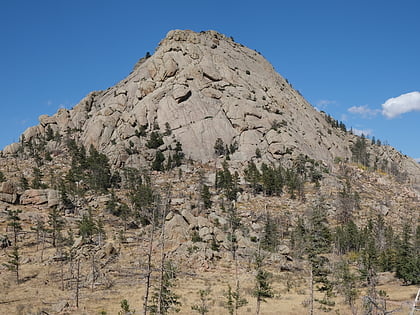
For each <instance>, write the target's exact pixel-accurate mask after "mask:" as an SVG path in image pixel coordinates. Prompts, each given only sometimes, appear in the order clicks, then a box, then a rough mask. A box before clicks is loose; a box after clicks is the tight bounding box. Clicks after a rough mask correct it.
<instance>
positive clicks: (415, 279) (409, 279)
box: [396, 224, 420, 284]
mask: <svg viewBox="0 0 420 315" xmlns="http://www.w3.org/2000/svg"><path fill="white" fill-rule="evenodd" d="M418 229H419V228H418V227H417V232H416V234H417V233H419V232H418ZM416 237H417V238H418V235H417V236H416ZM412 238H413V237H412V231H411V226H410V225H409V224H405V225H404V228H403V232H402V236H401V241H400V244H399V247H398V260H397V268H396V276H397V277H398V278H400V279H402V280H403V281H404V283H405V284H419V283H420V264H419V263H420V259H419V256H418V255H416V251H417V252H418V251H419V249H418V248H417V249H415V248H414V246H413V240H412ZM416 243H418V239H417V240H416Z"/></svg>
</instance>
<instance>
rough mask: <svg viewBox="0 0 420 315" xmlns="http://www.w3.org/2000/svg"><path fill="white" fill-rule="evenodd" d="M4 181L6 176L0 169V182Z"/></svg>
mask: <svg viewBox="0 0 420 315" xmlns="http://www.w3.org/2000/svg"><path fill="white" fill-rule="evenodd" d="M5 181H6V176H4V174H3V172H2V171H0V183H3V182H5Z"/></svg>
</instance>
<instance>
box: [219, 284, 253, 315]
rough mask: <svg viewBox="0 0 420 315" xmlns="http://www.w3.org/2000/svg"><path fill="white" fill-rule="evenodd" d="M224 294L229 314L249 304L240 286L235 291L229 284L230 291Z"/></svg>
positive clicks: (225, 306) (225, 305) (231, 314)
mask: <svg viewBox="0 0 420 315" xmlns="http://www.w3.org/2000/svg"><path fill="white" fill-rule="evenodd" d="M224 296H225V298H226V301H225V303H224V308H225V309H227V311H228V312H229V315H233V314H235V311H236V312H237V310H238V309H240V308H241V307H243V306H245V305H246V304H248V301H247V300H246V299H245V298H243V297H242V296H241V295H240V293H239V288H238V287H237V288H236V290H235V291H233V290H232V288H231V286H230V285H228V291H227V292H226V293H225V294H224Z"/></svg>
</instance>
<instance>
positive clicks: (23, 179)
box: [19, 175, 29, 190]
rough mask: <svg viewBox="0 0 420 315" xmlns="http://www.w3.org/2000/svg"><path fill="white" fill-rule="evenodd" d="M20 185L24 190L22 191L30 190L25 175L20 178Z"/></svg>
mask: <svg viewBox="0 0 420 315" xmlns="http://www.w3.org/2000/svg"><path fill="white" fill-rule="evenodd" d="M19 185H20V188H22V190H27V189H29V182H28V180H27V179H26V177H24V176H23V175H22V177H21V178H20V183H19Z"/></svg>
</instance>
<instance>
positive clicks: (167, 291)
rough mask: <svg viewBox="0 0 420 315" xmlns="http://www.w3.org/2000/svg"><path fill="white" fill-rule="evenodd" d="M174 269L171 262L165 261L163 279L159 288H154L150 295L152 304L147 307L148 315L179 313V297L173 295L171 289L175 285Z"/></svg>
mask: <svg viewBox="0 0 420 315" xmlns="http://www.w3.org/2000/svg"><path fill="white" fill-rule="evenodd" d="M176 280H177V277H176V268H175V266H174V264H173V263H172V262H171V261H166V262H165V266H164V270H163V278H162V283H161V284H160V287H157V288H155V292H154V293H153V295H152V304H151V305H150V306H148V308H149V312H150V314H159V315H164V314H168V313H169V311H171V310H173V311H175V312H179V308H178V307H179V306H180V305H181V302H180V301H179V299H180V297H179V296H178V295H177V294H175V293H174V292H173V291H172V290H173V289H172V288H173V287H174V286H175V284H176Z"/></svg>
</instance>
